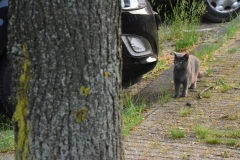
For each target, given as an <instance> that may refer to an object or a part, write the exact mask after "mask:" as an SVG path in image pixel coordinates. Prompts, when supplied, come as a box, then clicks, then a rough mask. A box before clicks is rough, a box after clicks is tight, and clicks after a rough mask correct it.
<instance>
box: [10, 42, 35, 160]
mask: <svg viewBox="0 0 240 160" xmlns="http://www.w3.org/2000/svg"><path fill="white" fill-rule="evenodd" d="M22 52H23V55H24V58H23V64H22V73H21V75H20V78H19V84H18V93H17V106H16V110H15V112H14V115H13V120H14V121H15V122H16V123H17V127H18V133H17V137H16V141H15V149H16V159H23V160H25V159H27V156H28V151H29V144H28V127H27V122H26V119H25V116H26V112H27V106H28V89H29V83H30V79H31V77H30V66H31V62H30V60H29V56H28V53H27V46H26V44H24V45H22Z"/></svg>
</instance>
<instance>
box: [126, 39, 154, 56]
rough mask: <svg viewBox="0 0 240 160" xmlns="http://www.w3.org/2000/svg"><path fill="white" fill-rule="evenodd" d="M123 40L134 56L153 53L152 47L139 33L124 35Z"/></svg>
mask: <svg viewBox="0 0 240 160" xmlns="http://www.w3.org/2000/svg"><path fill="white" fill-rule="evenodd" d="M122 40H123V43H124V44H125V46H126V47H127V50H128V51H129V53H130V54H131V55H132V56H135V57H144V56H148V55H151V54H152V47H151V45H150V43H149V42H148V40H147V39H145V38H144V37H141V36H137V35H122Z"/></svg>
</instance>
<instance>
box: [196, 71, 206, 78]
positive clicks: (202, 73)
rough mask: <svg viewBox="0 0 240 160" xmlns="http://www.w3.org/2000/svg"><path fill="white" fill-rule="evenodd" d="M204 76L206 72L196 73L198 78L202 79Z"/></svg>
mask: <svg viewBox="0 0 240 160" xmlns="http://www.w3.org/2000/svg"><path fill="white" fill-rule="evenodd" d="M206 74H207V72H206V71H202V72H198V78H203V77H204V76H205V75H206Z"/></svg>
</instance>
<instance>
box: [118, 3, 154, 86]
mask: <svg viewBox="0 0 240 160" xmlns="http://www.w3.org/2000/svg"><path fill="white" fill-rule="evenodd" d="M157 31H158V18H157V13H156V12H154V11H153V9H152V6H151V4H150V3H149V1H147V0H122V56H123V70H122V83H123V87H128V86H130V85H133V84H134V83H136V82H137V81H138V80H139V79H141V77H142V75H143V74H145V73H147V72H148V71H150V70H152V69H153V68H154V67H155V66H156V64H157V59H158V33H157Z"/></svg>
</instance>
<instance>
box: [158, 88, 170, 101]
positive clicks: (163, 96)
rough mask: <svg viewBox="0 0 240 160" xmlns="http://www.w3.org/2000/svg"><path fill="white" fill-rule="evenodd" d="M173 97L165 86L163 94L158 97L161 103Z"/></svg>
mask: <svg viewBox="0 0 240 160" xmlns="http://www.w3.org/2000/svg"><path fill="white" fill-rule="evenodd" d="M170 98H171V96H170V95H169V93H168V91H167V89H166V88H164V90H163V92H162V94H160V95H159V97H158V101H159V103H160V104H161V105H163V104H164V103H166V102H167V101H168V100H169V99H170Z"/></svg>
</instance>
